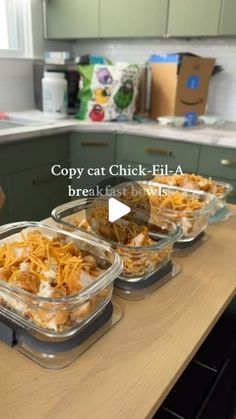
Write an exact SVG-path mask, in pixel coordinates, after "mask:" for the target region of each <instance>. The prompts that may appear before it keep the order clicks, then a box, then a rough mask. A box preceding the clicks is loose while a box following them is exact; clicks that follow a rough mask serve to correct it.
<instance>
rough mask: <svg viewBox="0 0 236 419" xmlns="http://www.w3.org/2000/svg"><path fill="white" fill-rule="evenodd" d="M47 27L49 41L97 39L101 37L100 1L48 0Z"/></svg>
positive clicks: (46, 7)
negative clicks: (99, 30)
mask: <svg viewBox="0 0 236 419" xmlns="http://www.w3.org/2000/svg"><path fill="white" fill-rule="evenodd" d="M45 25H46V28H45V29H46V36H47V38H49V39H73V38H92V37H94V38H95V37H97V36H98V35H99V33H98V29H99V0H48V1H47V2H45Z"/></svg>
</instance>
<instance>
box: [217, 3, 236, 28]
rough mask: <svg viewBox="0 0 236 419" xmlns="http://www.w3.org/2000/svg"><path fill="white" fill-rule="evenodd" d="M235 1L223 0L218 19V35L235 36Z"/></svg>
mask: <svg viewBox="0 0 236 419" xmlns="http://www.w3.org/2000/svg"><path fill="white" fill-rule="evenodd" d="M235 21H236V1H235V0H223V5H222V13H221V19H220V29H219V34H220V35H236V24H235Z"/></svg>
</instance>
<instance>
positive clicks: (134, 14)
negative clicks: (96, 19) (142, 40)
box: [100, 0, 168, 38]
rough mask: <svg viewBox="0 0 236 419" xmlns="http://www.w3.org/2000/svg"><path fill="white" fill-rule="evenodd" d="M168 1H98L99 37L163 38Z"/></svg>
mask: <svg viewBox="0 0 236 419" xmlns="http://www.w3.org/2000/svg"><path fill="white" fill-rule="evenodd" d="M167 14H168V0H146V1H143V0H119V1H111V0H100V37H101V38H107V37H119V38H120V37H155V36H164V35H165V32H166V22H167Z"/></svg>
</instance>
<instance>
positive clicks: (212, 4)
mask: <svg viewBox="0 0 236 419" xmlns="http://www.w3.org/2000/svg"><path fill="white" fill-rule="evenodd" d="M220 12H221V0H207V1H206V0H170V6H169V19H168V29H167V34H168V35H169V36H186V37H188V36H214V35H217V34H218V28H219V21H220Z"/></svg>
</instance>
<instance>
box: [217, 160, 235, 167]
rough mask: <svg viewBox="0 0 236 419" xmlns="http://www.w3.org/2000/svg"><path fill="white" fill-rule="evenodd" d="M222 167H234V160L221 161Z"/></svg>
mask: <svg viewBox="0 0 236 419" xmlns="http://www.w3.org/2000/svg"><path fill="white" fill-rule="evenodd" d="M220 164H221V165H222V166H229V167H236V160H228V159H221V161H220Z"/></svg>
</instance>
